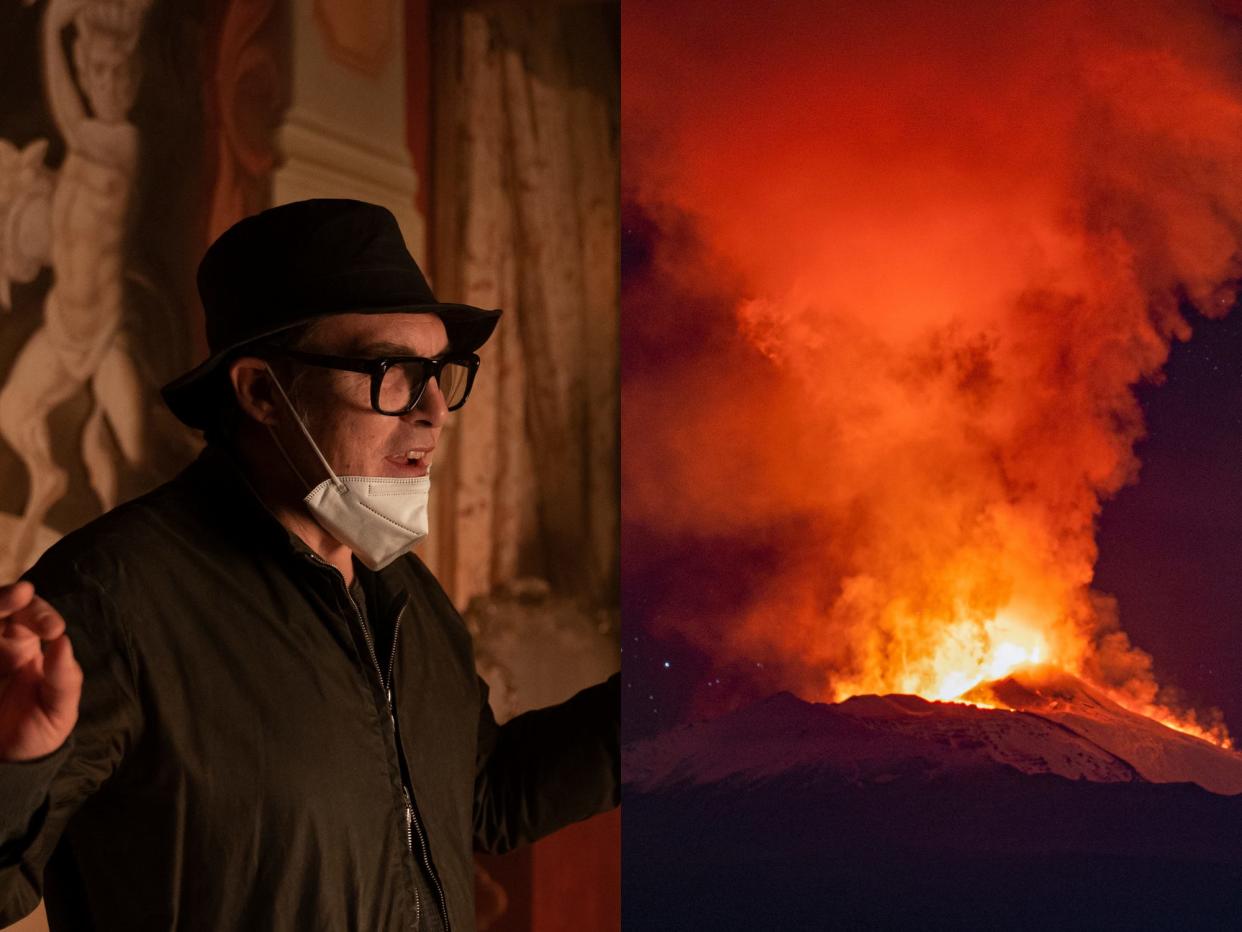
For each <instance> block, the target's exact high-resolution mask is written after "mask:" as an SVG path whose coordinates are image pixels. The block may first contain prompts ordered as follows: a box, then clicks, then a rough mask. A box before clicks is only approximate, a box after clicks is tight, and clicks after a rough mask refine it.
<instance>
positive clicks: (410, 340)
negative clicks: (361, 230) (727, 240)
mask: <svg viewBox="0 0 1242 932" xmlns="http://www.w3.org/2000/svg"><path fill="white" fill-rule="evenodd" d="M299 349H301V350H303V351H305V352H311V353H322V354H324V355H331V356H353V357H359V358H367V359H373V358H376V357H380V356H438V355H440V354H442V353H444V352H445V351H447V349H448V334H447V333H446V332H445V329H444V323H443V322H442V321H441V320H440V318H438V317H436V316H435V315H434V314H340V315H336V316H333V317H328V318H324V319H323V320H322V321H320V322H319V324H318V325H317V326H316V327H315V329H314V331H313V332H312V334H311V335H310V336H309V338H308V339H307V341H306V343H305V344H304V345H302V346H300V347H299ZM295 365H296V366H297V368H298V369H299V370H304V371H302V373H301V374H300V376H299V377H298V379H297V386H296V392H295V394H294V395H293V402H294V404H295V405H296V406H297V408H298V410H299V413H301V414H302V415H303V417H304V420H305V422H306V426H307V429H308V430H309V431H310V433H311V436H312V437H314V439H315V443H317V444H318V445H319V449H320V450H321V451H323V455H324V457H325V458H326V459H327V460H328V463H329V465H331V467H332V468H333V470H335V471H336V474H337V475H338V476H397V477H405V476H425V475H426V474H427V469H428V467H429V466H430V465H431V460H432V457H433V455H434V454H433V451H434V450H435V447H436V443H437V442H438V441H439V439H440V429H441V428H442V427H443V426H444V422H445V419H446V418H447V417H448V407H447V405H446V404H445V402H444V396H443V395H442V394H441V393H440V388H439V386H438V385H437V384H436V382H435V381H434V380H433V381H431V382H429V383H428V384H427V388H426V390H425V391H424V392H423V395H422V398H421V399H420V400H419V402H418V404H417V405H416V406H415V407H414V409H413V410H412V411H410V412H409V413H408V414H404V415H402V416H400V417H391V416H388V415H384V414H379V413H377V412H376V411H374V410H372V408H371V379H370V376H369V375H366V374H364V373H361V372H345V371H341V370H337V369H323V368H319V367H317V366H303V365H302V364H300V363H295ZM282 384H285V383H283V382H282ZM285 388H286V390H288V388H289V386H288V385H287V384H285ZM277 417H278V418H279V426H278V427H277V428H276V432H277V435H278V436H279V437H280V442H281V444H282V445H283V446H284V448H285V450H286V451H287V452H288V454H289V456H290V457H291V458H292V459H293V462H294V464H295V465H296V466H297V468H298V471H299V472H300V473H301V474H302V476H303V477H304V478H305V479H306V481H308V482H309V483H310V484H311V486H314V485H317V484H318V483H320V482H322V481H323V480H324V479H326V478H327V474H326V473H325V472H324V468H323V465H322V464H321V463H320V462H319V460H318V458H317V457H316V456H315V454H314V451H313V450H312V449H311V448H310V445H309V444H307V442H306V438H305V437H304V436H302V432H301V431H300V430H298V427H297V425H296V424H295V423H294V422H293V419H292V417H291V416H290V414H289V410H288V408H287V407H286V406H285V405H284V404H283V403H281V404H280V405H278V407H277ZM411 453H413V454H414V456H411V455H410V454H411Z"/></svg>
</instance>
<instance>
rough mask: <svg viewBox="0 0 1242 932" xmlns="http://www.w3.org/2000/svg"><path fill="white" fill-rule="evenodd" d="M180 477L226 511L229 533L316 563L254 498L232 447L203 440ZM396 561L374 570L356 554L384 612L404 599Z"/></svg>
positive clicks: (218, 511)
mask: <svg viewBox="0 0 1242 932" xmlns="http://www.w3.org/2000/svg"><path fill="white" fill-rule="evenodd" d="M182 476H183V478H184V480H185V481H186V482H188V483H190V484H191V485H193V486H195V487H197V490H198V495H197V496H196V497H197V498H199V499H200V500H202V501H203V502H204V504H206V505H207V506H208V507H209V508H210V509H211V510H212V511H213V512H214V513H215V514H216V515H217V516H221V515H224V514H227V515H228V517H229V519H230V520H229V524H230V525H231V526H232V528H233V531H232V532H233V533H234V534H237V535H239V540H240V539H248V540H253V541H255V542H256V543H257V544H258V545H259V546H261V547H262V548H263V549H265V550H270V552H271V554H272V555H273V556H278V555H293V556H295V557H296V558H297V559H298V561H299V562H300V563H305V564H307V565H315V566H320V565H321V563H316V562H315V561H322V558H320V557H319V555H318V554H316V553H315V551H314V550H312V549H311V547H310V546H309V545H307V543H306V542H305V541H304V540H302V538H301V537H299V536H298V535H297V534H295V533H294V532H293V531H290V530H289V529H288V528H287V527H285V526H284V525H283V524H282V523H281V522H280V519H279V518H277V517H276V515H275V513H273V512H272V510H271V509H270V508H269V507H268V506H267V503H266V502H264V501H263V499H262V497H260V495H259V493H258V491H257V490H256V489H255V487H254V486H253V485H252V484H251V482H250V479H249V477H248V476H247V474H246V467H245V465H244V464H243V463H242V462H241V460H240V459H239V458H238V457H237V456H236V454H234V453H233V452H232V451H230V450H228V449H227V448H224V447H219V446H216V445H214V444H208V445H207V446H206V447H205V448H204V449H203V451H202V452H201V453H200V454H199V456H198V459H196V460H195V461H194V462H193V463H191V464H190V465H189V467H187V468H186V470H185V472H184V473H183V474H182ZM401 562H402V561H401V560H397V561H396V562H394V563H392V564H390V565H389V566H387V567H385V568H384V569H383V570H380V571H379V572H375V571H373V570H370V569H368V568H367V567H366V566H364V565H362V563H360V562H359V561H358V560H357V558H355V559H354V573H355V574H356V575H357V576H359V577H362V578H363V583H364V586H367V587H368V588H371V589H373V590H374V591H375V592H376V593H377V594H378V595H379V597H380V601H379V602H378V603H377V604H378V605H382V606H383V607H384V609H386V610H387V611H388V612H392V611H399V608H398V606H397V603H398V602H400V603H401V604H402V605H404V603H405V601H406V600H407V599H408V596H407V595H406V591H405V586H404V585H403V584H402V579H403V577H404V574H403V572H402V570H401Z"/></svg>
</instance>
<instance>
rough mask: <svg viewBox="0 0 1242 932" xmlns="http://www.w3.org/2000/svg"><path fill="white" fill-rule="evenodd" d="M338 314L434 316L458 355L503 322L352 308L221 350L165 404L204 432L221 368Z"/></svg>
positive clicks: (459, 308)
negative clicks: (255, 348)
mask: <svg viewBox="0 0 1242 932" xmlns="http://www.w3.org/2000/svg"><path fill="white" fill-rule="evenodd" d="M337 314H435V315H436V316H437V317H439V318H440V319H441V320H442V321H444V328H445V330H446V331H447V332H448V340H449V348H450V349H451V350H452V351H453V352H455V353H473V352H474V351H475V350H477V349H478V348H479V347H480V346H482V345H483V344H484V343H486V342H487V340H488V338H489V337H490V336H491V335H492V331H494V330H495V329H496V324H497V323H498V322H499V321H500V311H499V310H485V309H484V308H481V307H474V306H473V305H469V304H420V305H410V304H397V305H391V306H385V307H360V308H350V309H349V310H348V311H336V312H333V313H331V314H323V313H318V314H309V315H307V316H306V317H305V318H301V319H299V320H294V321H290V322H288V323H284V324H282V325H281V326H279V327H275V328H273V329H271V330H268V331H265V332H263V333H260V334H257V335H255V336H251V337H247V338H246V339H245V340H241V341H239V342H237V343H234V344H233V345H232V346H227V347H225V348H224V349H221V350H219V351H217V352H215V353H213V354H212V355H211V356H209V357H208V358H207V359H206V360H204V361H203V362H201V363H199V364H198V365H197V366H195V367H194V368H193V369H191V370H190V371H189V372H186V373H184V374H183V375H180V376H178V377H177V378H175V379H173V380H172V381H171V382H169V383H168V384H167V385H165V386H164V387H163V388H161V389H160V395H161V396H162V397H163V399H164V403H165V404H166V405H168V407H169V409H170V410H171V411H172V413H173V414H174V415H176V417H177V419H178V420H179V421H181V422H182V423H183V424H187V425H189V426H190V427H194V428H197V429H199V430H203V429H205V428H207V427H208V426H210V425H211V424H212V422H213V421H214V420H215V415H216V410H217V408H218V407H219V405H220V395H219V389H218V386H217V385H216V381H217V380H216V379H215V378H213V376H215V375H217V374H218V373H219V372H221V371H223V370H222V366H223V364H224V363H225V362H226V361H229V360H230V359H231V358H233V357H234V356H237V355H239V354H240V352H241V351H243V350H244V349H245V348H246V347H248V346H253V345H254V344H256V343H260V342H262V341H263V340H265V339H267V338H268V337H272V336H275V335H276V334H278V333H283V332H284V331H286V330H292V329H293V328H294V327H300V326H303V325H304V324H309V323H311V322H312V321H316V320H322V319H323V318H324V317H332V316H336V315H337Z"/></svg>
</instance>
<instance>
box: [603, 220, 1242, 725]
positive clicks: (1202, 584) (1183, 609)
mask: <svg viewBox="0 0 1242 932" xmlns="http://www.w3.org/2000/svg"><path fill="white" fill-rule="evenodd" d="M670 240H675V241H677V245H678V248H681V249H691V250H692V249H693V248H694V232H693V229H692V228H690V227H689V226H688V225H687V224H685V223H684V221H680V220H672V221H670V220H669V218H667V217H662V218H661V219H660V220H658V221H657V220H656V219H654V218H653V217H652V216H650V215H649V214H647V213H645V212H644V211H643V209H641V208H640V207H638V206H637V205H636V204H634V203H632V202H630V203H627V204H625V205H624V207H623V234H622V271H623V281H624V286H623V294H622V302H623V305H622V306H623V311H622V322H623V328H622V333H623V343H622V392H623V394H622V398H623V405H626V404H627V402H626V396H625V385H626V382H627V380H628V379H631V378H636V377H637V376H638V375H640V374H641V373H643V372H646V371H648V370H649V369H650V367H658V366H662V365H675V364H679V363H680V361H682V360H683V359H684V358H685V356H686V355H688V354H714V356H715V357H717V358H719V359H720V360H721V364H722V365H731V366H735V367H739V369H743V370H745V369H749V370H750V372H749V377H750V378H755V377H756V376H758V377H761V376H762V372H763V368H764V366H765V365H767V363H766V360H764V359H762V358H760V357H759V355H758V354H757V353H756V352H755V351H754V350H753V349H751V348H750V347H749V346H747V345H746V344H745V342H744V341H743V340H742V339H741V338H740V337H739V336H738V335H737V334H736V331H735V329H734V328H733V326H732V323H731V318H730V315H729V314H727V313H721V308H722V307H727V306H730V305H731V304H732V303H733V302H734V301H735V300H736V293H735V291H734V290H733V287H732V285H731V283H730V282H729V281H728V280H727V278H725V277H722V278H720V279H716V280H711V281H707V282H705V281H703V280H702V278H701V277H700V278H698V279H696V280H693V281H690V280H686V279H683V278H682V277H680V276H676V275H671V274H670V273H669V272H668V271H667V270H666V268H665V267H660V266H657V264H655V263H653V262H652V256H653V254H654V253H655V251H656V250H657V249H658V248H660V247H662V246H666V245H667V244H668V242H669V241H670ZM687 244H688V245H687ZM1191 323H1192V326H1193V330H1194V333H1193V336H1192V338H1191V339H1190V340H1189V341H1188V342H1185V343H1178V344H1175V345H1174V347H1173V349H1172V352H1171V355H1170V358H1169V361H1168V363H1167V365H1166V366H1165V369H1164V372H1165V380H1164V382H1163V384H1159V385H1154V384H1152V385H1142V386H1139V388H1138V397H1139V400H1140V403H1141V405H1142V408H1143V410H1144V412H1145V415H1146V422H1147V430H1148V435H1147V438H1146V439H1145V440H1143V441H1142V442H1140V444H1139V445H1138V447H1137V448H1136V452H1137V454H1138V456H1139V458H1140V459H1141V461H1142V470H1141V473H1140V476H1139V480H1138V482H1137V483H1136V484H1134V485H1131V486H1129V487H1127V488H1125V489H1123V490H1122V491H1121V492H1120V493H1119V494H1118V495H1117V496H1116V497H1115V498H1114V499H1113V500H1112V501H1109V502H1106V503H1105V505H1104V508H1103V512H1102V514H1101V516H1100V519H1099V534H1098V537H1097V540H1098V542H1099V547H1100V556H1099V560H1098V563H1097V576H1096V580H1095V583H1094V588H1095V589H1097V590H1100V591H1102V592H1106V593H1110V594H1112V595H1113V596H1115V597H1116V598H1117V600H1118V604H1119V610H1120V618H1121V623H1122V627H1123V629H1124V630H1125V631H1126V632H1127V633H1128V634H1129V635H1130V637H1131V639H1132V641H1133V642H1134V643H1135V644H1136V645H1137V646H1139V647H1141V648H1142V649H1144V650H1146V651H1148V652H1149V653H1150V654H1152V656H1153V657H1154V661H1155V671H1156V674H1157V678H1158V680H1159V681H1160V683H1161V684H1162V685H1164V686H1172V687H1177V688H1180V689H1181V690H1182V691H1183V693H1184V694H1185V696H1186V698H1188V699H1189V700H1191V701H1192V702H1193V703H1194V704H1196V705H1197V706H1200V707H1205V706H1216V707H1218V708H1220V709H1221V710H1222V711H1223V713H1224V715H1225V720H1226V722H1227V724H1229V725H1230V726H1231V727H1232V730H1233V732H1234V735H1235V737H1238V736H1242V680H1240V679H1239V676H1238V674H1239V671H1242V637H1240V636H1239V635H1240V633H1242V632H1240V630H1239V629H1240V627H1242V313H1239V312H1237V311H1236V310H1235V311H1234V312H1233V313H1232V314H1230V315H1228V316H1226V317H1225V318H1224V319H1223V320H1206V319H1203V318H1198V317H1194V318H1192V320H1191ZM693 403H694V399H693V398H678V399H669V400H668V409H667V410H666V411H664V412H659V414H660V415H661V416H675V409H676V407H677V406H678V405H689V404H693ZM637 413H639V414H643V413H644V412H637ZM635 414H636V412H635V411H633V409H631V410H630V411H628V412H627V414H626V417H627V418H630V419H631V420H630V421H628V422H627V423H630V424H632V423H634V420H633V418H634V415H635ZM656 414H657V413H656V412H652V416H656ZM635 439H636V438H635V437H633V436H625V437H623V457H626V458H627V463H628V465H629V467H630V468H631V469H632V468H636V461H635V460H633V459H629V458H631V457H634V456H636V455H637V453H638V452H639V447H640V445H639V444H638V443H636V442H635ZM774 442H775V441H774ZM705 455H706V453H705ZM643 468H655V466H654V465H652V466H644V467H643ZM624 502H625V490H624V486H623V489H622V506H623V529H622V578H623V590H622V600H623V603H622V610H623V618H624V632H623V651H624V654H623V658H624V659H623V662H624V670H625V694H624V702H625V704H624V708H623V721H624V729H625V735H624V738H625V740H626V741H631V740H635V739H637V738H641V737H644V736H648V735H651V734H655V733H658V732H660V731H663V730H665V729H667V728H669V727H672V726H674V725H676V724H679V723H681V722H682V721H685V720H687V719H694V718H698V717H703V716H705V715H714V714H719V713H721V712H724V711H726V710H728V709H730V708H734V707H738V706H741V705H744V704H748V703H749V702H751V701H753V700H755V699H757V698H759V697H760V695H761V694H762V693H763V690H764V686H763V683H764V678H763V676H762V673H763V671H761V670H754V669H741V668H739V667H734V668H732V669H720V668H715V667H712V666H711V665H709V662H708V659H707V658H706V656H705V655H704V654H703V653H702V652H700V651H698V650H697V649H695V648H693V647H691V646H689V645H687V644H686V643H685V642H684V641H683V640H681V639H680V638H676V637H673V638H669V637H664V638H661V637H656V636H654V635H653V634H652V633H651V630H652V627H653V624H654V623H655V622H656V621H657V619H658V616H659V615H660V613H661V612H667V611H677V610H682V609H678V608H677V606H676V605H675V604H673V603H671V602H670V601H669V600H670V598H671V595H670V594H672V593H676V592H684V591H685V589H686V580H687V579H688V578H689V579H692V580H695V587H696V588H697V592H698V595H699V598H700V600H701V601H700V602H699V605H698V610H697V613H698V615H699V617H701V618H702V619H703V623H704V624H710V619H711V618H712V617H713V612H714V611H721V612H722V611H724V610H725V609H726V608H727V607H729V606H732V605H735V604H737V603H738V602H742V601H745V600H746V598H747V594H748V592H749V591H750V590H751V586H752V584H753V581H754V580H755V579H757V578H760V577H762V575H763V573H764V568H765V561H771V560H772V559H774V554H775V552H776V551H777V550H778V549H779V543H780V540H779V539H778V536H777V535H780V534H783V533H787V532H788V527H787V522H785V523H784V525H783V526H782V528H777V527H775V526H774V528H773V532H772V533H773V535H774V536H773V537H772V538H771V539H765V538H764V535H763V534H758V535H755V534H749V535H747V536H745V537H737V538H727V537H724V538H722V537H720V536H715V537H711V538H708V537H694V536H692V535H685V534H681V535H670V534H667V533H664V532H663V531H662V529H661V528H660V527H659V526H652V525H650V524H647V525H639V524H637V523H635V522H634V521H633V520H631V519H629V518H627V516H626V515H625V509H624ZM756 674H759V675H758V676H757V675H756ZM712 695H715V696H718V700H717V701H716V702H710V701H707V700H705V698H704V697H706V696H712Z"/></svg>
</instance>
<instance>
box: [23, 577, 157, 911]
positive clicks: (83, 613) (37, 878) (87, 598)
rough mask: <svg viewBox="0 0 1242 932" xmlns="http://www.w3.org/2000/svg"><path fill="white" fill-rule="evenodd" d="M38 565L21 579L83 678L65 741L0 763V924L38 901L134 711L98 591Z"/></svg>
mask: <svg viewBox="0 0 1242 932" xmlns="http://www.w3.org/2000/svg"><path fill="white" fill-rule="evenodd" d="M45 562H46V561H41V562H40V563H39V564H37V565H36V566H35V568H34V569H32V570H31V571H30V572H29V573H27V574H26V576H25V578H26V579H29V580H31V581H32V582H33V583H34V585H35V591H36V593H37V594H38V595H40V596H42V597H43V598H45V599H47V601H48V602H50V603H51V604H52V605H53V606H54V607H55V608H56V610H57V611H58V612H60V614H61V615H62V616H63V617H64V619H65V624H66V627H67V629H68V632H69V639H70V641H71V642H72V644H73V653H74V656H75V658H76V659H77V661H78V663H79V664H80V665H81V667H82V672H83V674H84V677H85V678H84V681H83V684H82V699H81V702H80V704H79V707H78V721H77V724H76V725H75V726H74V729H73V731H72V733H71V734H70V737H69V739H68V740H67V741H66V742H65V743H64V744H63V745H62V746H61V747H60V748H59V749H58V750H56V751H54V752H53V753H52V754H49V755H47V756H46V757H42V758H39V759H38V760H34V761H24V762H10V763H0V798H3V803H0V927H3V926H6V925H8V924H10V923H12V922H16V921H17V920H18V919H20V918H21V917H23V916H25V915H27V914H28V913H30V912H31V911H32V910H33V909H34V908H35V907H36V906H37V905H38V904H39V900H40V899H41V898H42V896H43V870H44V867H45V866H46V864H47V862H48V859H49V858H50V857H51V856H52V852H53V850H55V848H56V844H57V842H58V841H59V840H60V837H61V834H62V832H63V831H64V830H65V826H66V824H67V823H68V821H69V819H70V817H71V816H72V815H73V813H74V812H76V811H77V809H78V807H79V806H81V805H82V803H83V802H84V801H85V800H86V799H87V797H89V796H90V795H91V794H92V793H93V792H95V790H97V789H98V788H99V786H100V785H101V784H102V783H103V781H104V780H106V779H107V778H108V776H110V775H111V774H112V773H113V772H114V771H115V770H116V768H117V766H118V765H119V764H120V762H121V759H122V757H123V756H124V754H125V752H126V750H127V749H128V748H129V747H130V745H131V744H132V742H133V741H134V739H135V737H136V735H137V733H138V731H139V729H140V726H141V713H140V706H139V704H138V699H137V688H136V681H137V678H136V674H135V669H136V668H135V663H134V653H133V650H132V646H131V644H130V642H129V639H128V637H127V636H126V635H125V633H124V631H123V629H122V627H121V619H120V618H119V617H118V613H117V612H116V610H115V607H114V606H113V603H112V600H111V599H110V598H109V596H108V594H107V592H106V591H105V589H104V588H103V587H102V586H101V585H99V584H98V583H97V582H96V581H94V580H93V579H91V578H89V577H87V576H85V575H82V574H80V573H78V572H76V567H74V568H73V569H72V570H66V569H64V568H63V565H62V568H61V569H60V571H59V572H56V571H52V570H50V569H48V568H47V567H45V565H44V564H45Z"/></svg>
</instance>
